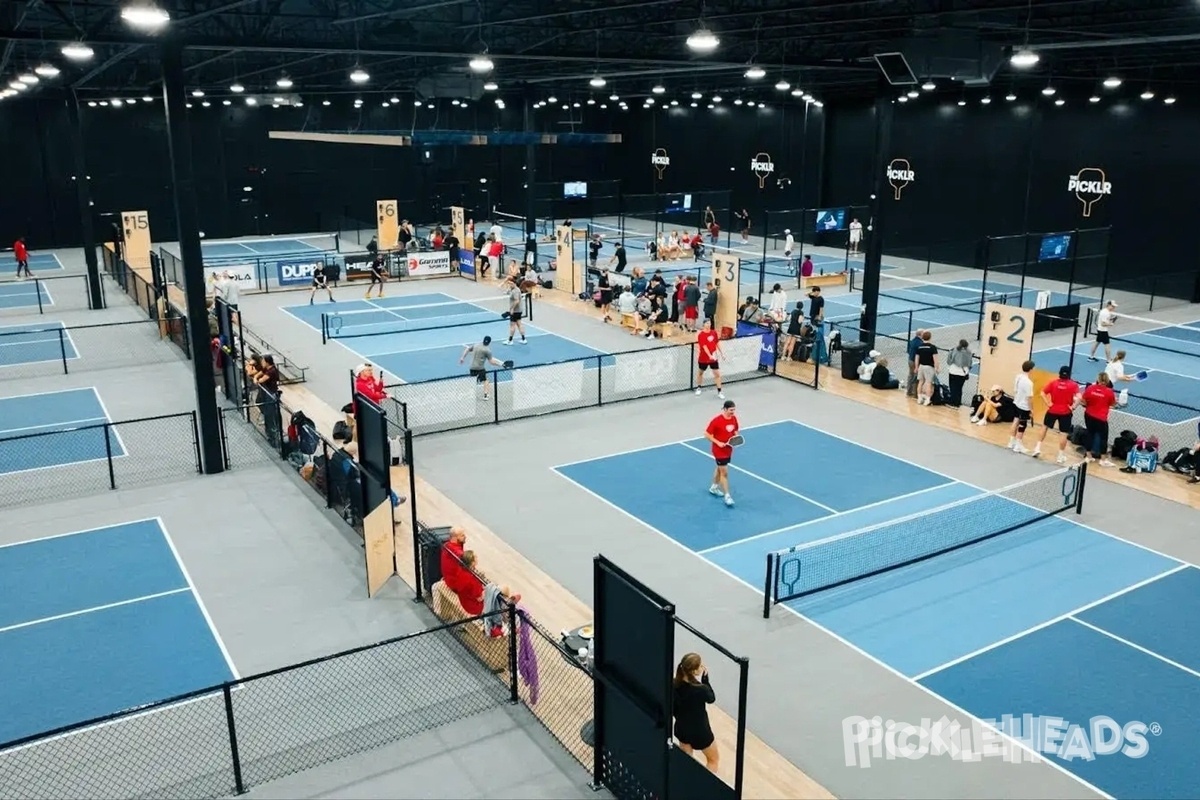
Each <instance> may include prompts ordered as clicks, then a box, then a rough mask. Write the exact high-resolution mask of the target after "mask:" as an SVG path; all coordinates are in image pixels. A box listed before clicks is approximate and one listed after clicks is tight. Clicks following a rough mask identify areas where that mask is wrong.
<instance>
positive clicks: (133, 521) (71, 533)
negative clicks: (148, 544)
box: [0, 517, 159, 550]
mask: <svg viewBox="0 0 1200 800" xmlns="http://www.w3.org/2000/svg"><path fill="white" fill-rule="evenodd" d="M158 521H159V518H158V517H143V518H142V519H131V520H128V521H127V522H110V523H109V524H107V525H97V526H96V527H94V528H81V529H80V530H77V531H66V532H64V533H52V534H50V535H49V536H39V537H37V538H36V539H22V540H21V541H19V542H8V543H7V544H0V550H3V549H4V548H6V547H19V546H21V545H23V544H34V543H35V542H45V541H49V540H51V539H63V538H66V537H67V536H82V535H83V534H85V533H98V532H100V531H105V530H108V529H109V528H124V527H126V526H127V525H138V524H140V523H143V522H158Z"/></svg>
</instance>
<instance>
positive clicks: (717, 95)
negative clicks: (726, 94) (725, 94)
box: [712, 94, 721, 103]
mask: <svg viewBox="0 0 1200 800" xmlns="http://www.w3.org/2000/svg"><path fill="white" fill-rule="evenodd" d="M712 101H713V102H714V103H719V102H721V95H719V94H714V95H713V98H712Z"/></svg>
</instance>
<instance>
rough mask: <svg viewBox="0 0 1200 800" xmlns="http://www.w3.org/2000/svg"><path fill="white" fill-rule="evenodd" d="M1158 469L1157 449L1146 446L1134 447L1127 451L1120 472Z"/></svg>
mask: <svg viewBox="0 0 1200 800" xmlns="http://www.w3.org/2000/svg"><path fill="white" fill-rule="evenodd" d="M1156 469H1158V451H1157V450H1151V449H1150V448H1148V447H1135V448H1133V449H1132V450H1130V451H1129V455H1128V456H1127V457H1126V459H1125V467H1124V468H1123V469H1122V470H1121V471H1122V472H1154V470H1156Z"/></svg>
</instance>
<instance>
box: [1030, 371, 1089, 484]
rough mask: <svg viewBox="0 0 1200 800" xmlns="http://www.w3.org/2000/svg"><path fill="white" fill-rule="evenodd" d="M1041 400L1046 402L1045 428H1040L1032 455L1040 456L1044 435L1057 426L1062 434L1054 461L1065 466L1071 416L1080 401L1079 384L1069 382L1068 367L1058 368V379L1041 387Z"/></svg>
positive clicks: (1044, 439) (1072, 425) (1071, 426)
mask: <svg viewBox="0 0 1200 800" xmlns="http://www.w3.org/2000/svg"><path fill="white" fill-rule="evenodd" d="M1042 400H1044V401H1045V402H1046V418H1045V419H1044V420H1043V425H1045V427H1043V428H1042V435H1041V437H1039V438H1038V440H1037V444H1035V445H1034V446H1033V453H1032V455H1033V457H1034V458H1037V457H1038V456H1040V455H1041V454H1042V442H1044V441H1046V434H1048V433H1050V431H1052V430H1054V427H1055V426H1058V430H1059V431H1060V432H1062V440H1061V441H1060V442H1059V443H1058V457H1057V458H1055V459H1054V460H1055V462H1056V463H1058V464H1065V463H1067V440H1068V439H1069V438H1070V435H1071V429H1072V428H1073V427H1074V423H1072V421H1071V414H1072V412H1073V411H1075V408H1076V407H1077V406H1078V405H1079V400H1080V390H1079V384H1078V383H1076V382H1075V381H1073V380H1071V368H1070V367H1059V370H1058V378H1057V379H1055V380H1052V381H1050V382H1049V383H1047V384H1046V385H1045V386H1044V387H1042Z"/></svg>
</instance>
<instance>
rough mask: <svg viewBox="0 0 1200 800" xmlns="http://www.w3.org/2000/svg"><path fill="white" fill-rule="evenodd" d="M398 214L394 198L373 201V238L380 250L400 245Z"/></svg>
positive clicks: (393, 248)
mask: <svg viewBox="0 0 1200 800" xmlns="http://www.w3.org/2000/svg"><path fill="white" fill-rule="evenodd" d="M399 214H400V211H399V209H398V207H397V204H396V201H395V200H376V201H375V220H376V222H375V238H376V239H377V240H378V242H379V249H380V250H395V249H396V248H397V247H399V246H400V217H399Z"/></svg>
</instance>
